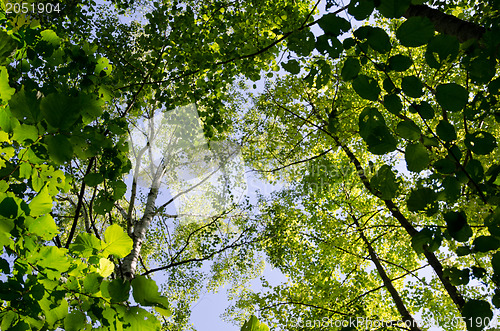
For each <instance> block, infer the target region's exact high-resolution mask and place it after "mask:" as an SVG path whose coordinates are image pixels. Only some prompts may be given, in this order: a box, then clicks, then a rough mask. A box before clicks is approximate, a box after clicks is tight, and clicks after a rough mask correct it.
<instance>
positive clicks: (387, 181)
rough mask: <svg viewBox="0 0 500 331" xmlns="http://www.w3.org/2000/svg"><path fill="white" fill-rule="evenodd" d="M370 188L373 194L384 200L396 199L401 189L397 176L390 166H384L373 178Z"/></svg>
mask: <svg viewBox="0 0 500 331" xmlns="http://www.w3.org/2000/svg"><path fill="white" fill-rule="evenodd" d="M370 186H371V188H372V189H373V191H374V192H373V193H374V194H375V195H376V196H378V197H379V198H381V199H383V200H390V199H394V198H395V197H396V195H397V191H398V189H399V184H398V182H397V181H396V176H395V175H394V173H393V172H392V170H391V167H389V166H388V165H383V166H382V167H380V169H379V170H378V171H377V173H376V174H375V175H374V176H373V177H372V178H371V180H370Z"/></svg>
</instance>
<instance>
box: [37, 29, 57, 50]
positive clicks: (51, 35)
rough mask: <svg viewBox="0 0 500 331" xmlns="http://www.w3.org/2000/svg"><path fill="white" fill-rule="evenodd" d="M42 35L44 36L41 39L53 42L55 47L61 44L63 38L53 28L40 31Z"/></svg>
mask: <svg viewBox="0 0 500 331" xmlns="http://www.w3.org/2000/svg"><path fill="white" fill-rule="evenodd" d="M40 35H41V36H42V38H41V39H42V40H43V41H46V42H47V43H49V44H51V45H52V46H54V47H57V46H59V44H60V43H61V39H60V38H59V37H58V36H57V34H56V33H55V32H54V31H52V30H44V31H42V32H40Z"/></svg>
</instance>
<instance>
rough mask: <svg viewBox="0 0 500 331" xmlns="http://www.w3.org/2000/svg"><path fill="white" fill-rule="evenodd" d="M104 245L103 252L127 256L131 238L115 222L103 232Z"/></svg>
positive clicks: (130, 248) (130, 247)
mask: <svg viewBox="0 0 500 331" xmlns="http://www.w3.org/2000/svg"><path fill="white" fill-rule="evenodd" d="M104 240H105V242H106V245H107V246H106V247H105V248H104V252H105V253H107V254H112V255H115V256H116V257H118V258H123V257H125V256H127V255H128V254H129V253H130V251H131V250H132V244H133V242H132V239H130V237H129V236H128V235H127V234H126V233H125V232H124V231H123V229H122V228H121V227H120V226H119V225H116V224H113V225H110V226H109V227H108V228H107V229H106V231H105V232H104Z"/></svg>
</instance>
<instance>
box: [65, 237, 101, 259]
mask: <svg viewBox="0 0 500 331" xmlns="http://www.w3.org/2000/svg"><path fill="white" fill-rule="evenodd" d="M102 246H103V242H102V241H101V240H99V239H98V238H96V237H95V236H93V235H91V234H89V233H80V234H78V236H77V237H76V238H75V240H74V242H73V243H72V244H71V245H70V250H71V252H73V253H77V254H79V255H81V256H83V257H90V256H91V255H93V254H95V253H96V252H97V251H100V250H101V249H102Z"/></svg>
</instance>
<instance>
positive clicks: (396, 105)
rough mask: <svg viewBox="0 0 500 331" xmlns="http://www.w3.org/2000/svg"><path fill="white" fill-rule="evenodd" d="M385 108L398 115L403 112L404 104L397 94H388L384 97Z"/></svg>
mask: <svg viewBox="0 0 500 331" xmlns="http://www.w3.org/2000/svg"><path fill="white" fill-rule="evenodd" d="M384 107H385V108H386V109H387V110H388V111H389V112H391V113H393V114H394V115H398V114H399V113H400V112H401V110H403V104H402V103H401V99H400V98H399V96H398V95H397V94H386V95H385V96H384Z"/></svg>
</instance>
